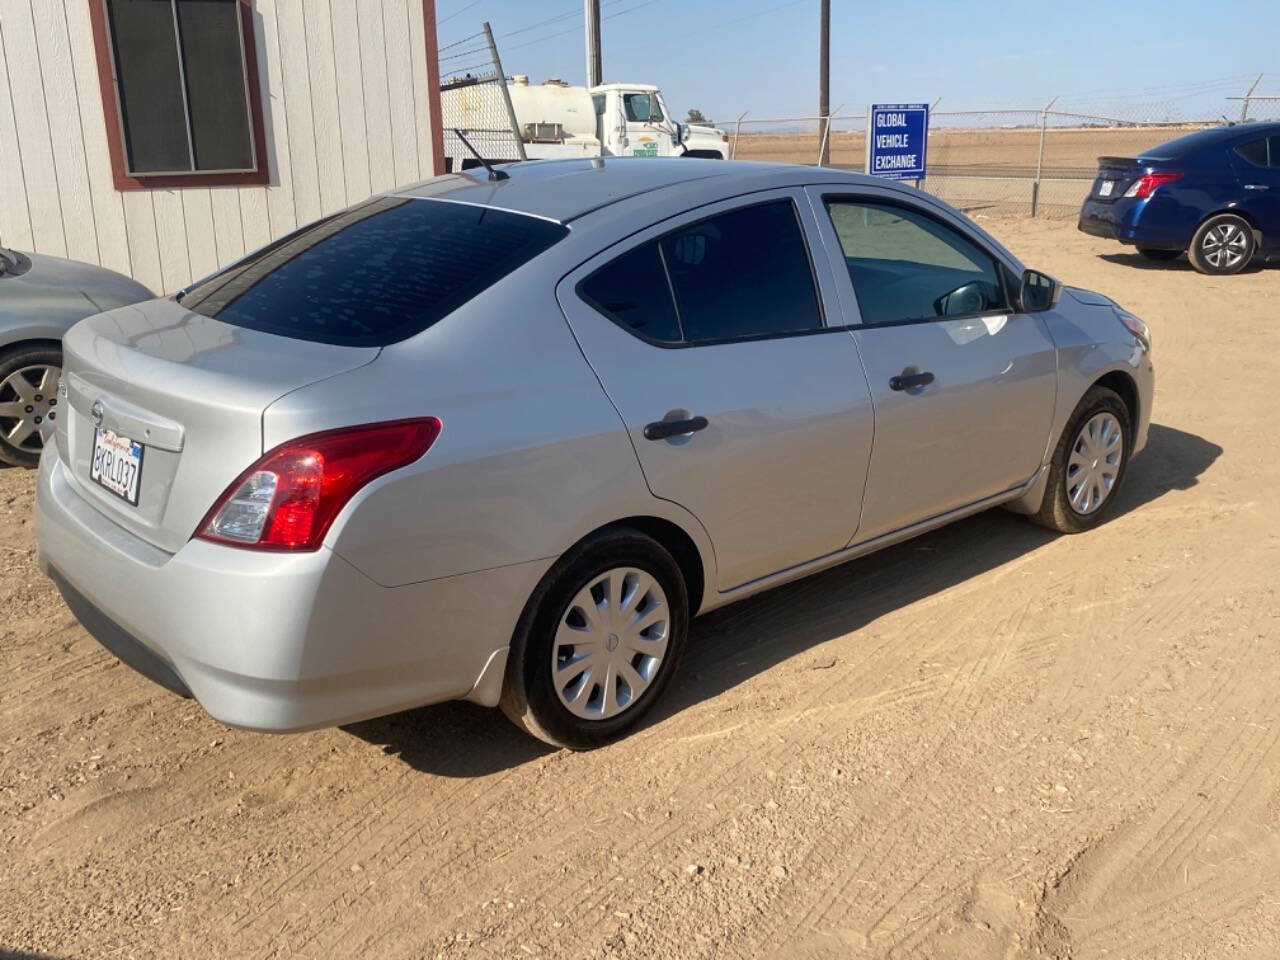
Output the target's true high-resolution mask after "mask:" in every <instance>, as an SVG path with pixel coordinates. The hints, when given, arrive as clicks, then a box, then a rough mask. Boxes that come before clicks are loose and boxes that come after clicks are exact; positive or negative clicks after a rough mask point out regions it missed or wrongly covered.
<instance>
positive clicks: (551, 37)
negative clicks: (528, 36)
mask: <svg viewBox="0 0 1280 960" xmlns="http://www.w3.org/2000/svg"><path fill="white" fill-rule="evenodd" d="M613 2H614V3H618V2H620V0H613ZM658 2H659V0H641V2H640V3H637V4H635V5H634V6H631V7H627V8H626V9H625V10H616V11H614V12H613V13H611V14H609V15H608V16H604V17H601V18H600V19H601V20H602V21H604V20H612V19H613V18H614V17H620V16H622V15H623V14H624V13H630V12H631V11H633V10H639V9H640V8H641V7H647V6H649V5H650V4H653V3H658ZM578 12H579V13H581V11H578ZM579 29H580V28H579V27H570V28H569V29H568V30H561V31H559V32H558V33H549V34H547V35H546V36H545V37H538V38H536V39H534V40H526V41H525V42H524V43H517V44H513V45H511V46H509V47H504V49H506V50H519V49H521V48H523V47H531V46H533V45H534V44H535V43H545V42H546V41H548V40H554V39H555V38H556V37H563V36H567V35H568V34H570V33H577V32H578V30H579ZM510 35H511V34H504V36H510Z"/></svg>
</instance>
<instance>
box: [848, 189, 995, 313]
mask: <svg viewBox="0 0 1280 960" xmlns="http://www.w3.org/2000/svg"><path fill="white" fill-rule="evenodd" d="M827 209H828V211H830V214H831V222H832V225H833V226H834V227H835V231H836V236H837V237H839V239H840V245H841V247H842V248H843V251H844V257H845V263H846V264H847V266H848V268H849V279H850V280H851V281H852V282H853V290H854V293H855V294H857V297H858V309H859V310H860V311H861V313H862V322H863V323H865V324H877V323H908V322H913V321H919V320H937V319H942V318H946V317H959V316H972V315H974V314H981V313H988V312H993V311H1004V310H1009V309H1010V307H1009V300H1008V297H1007V295H1006V293H1005V287H1004V281H1003V278H1002V277H1001V274H1000V270H999V268H998V267H997V265H996V262H995V260H994V259H992V257H991V255H990V254H988V253H987V252H986V251H984V250H983V249H982V248H981V247H979V246H978V245H977V244H976V243H974V242H973V241H972V240H969V239H968V238H967V237H965V236H963V235H962V234H960V233H959V232H958V231H956V230H954V229H952V228H951V227H948V226H945V225H943V224H942V223H939V222H938V221H937V220H934V219H933V218H932V217H930V216H928V215H926V214H924V213H922V212H920V211H918V210H915V209H912V208H909V207H906V206H897V205H894V204H884V203H876V202H873V201H858V200H838V199H834V198H832V199H830V200H828V201H827Z"/></svg>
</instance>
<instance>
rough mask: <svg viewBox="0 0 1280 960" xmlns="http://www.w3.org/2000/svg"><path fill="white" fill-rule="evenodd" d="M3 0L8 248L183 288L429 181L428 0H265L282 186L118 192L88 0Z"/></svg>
mask: <svg viewBox="0 0 1280 960" xmlns="http://www.w3.org/2000/svg"><path fill="white" fill-rule="evenodd" d="M96 2H100V0H0V243H3V244H4V245H6V246H11V247H15V248H17V249H20V250H35V251H37V252H39V253H48V254H53V255H55V256H60V257H72V258H74V259H77V260H85V261H87V262H89V263H97V264H101V265H102V266H105V267H109V268H111V269H112V270H118V271H120V272H121V273H126V274H129V275H131V276H133V277H135V278H136V279H137V280H139V281H140V282H142V283H144V284H146V285H147V286H148V287H150V288H151V289H152V290H154V291H156V292H157V293H171V292H173V291H174V290H177V289H179V288H180V287H182V286H185V285H186V284H188V283H190V282H191V281H192V280H195V279H199V278H200V277H203V276H205V275H206V274H208V273H211V272H212V271H214V270H216V269H217V268H218V267H220V266H222V265H225V264H227V263H230V262H231V261H233V260H235V259H237V258H238V257H240V256H243V255H244V254H245V253H246V252H247V251H249V250H253V249H256V248H257V247H260V246H262V245H263V244H265V243H268V242H270V241H271V240H273V239H275V238H277V237H280V236H282V235H283V234H285V233H288V232H289V231H290V230H293V229H294V228H295V227H297V226H299V225H300V224H305V223H309V222H310V221H312V220H315V219H317V218H318V217H320V216H322V215H324V214H328V213H332V212H334V211H335V210H340V209H342V208H343V207H346V206H348V205H350V204H352V203H356V202H358V201H360V200H363V199H364V198H365V197H367V196H369V195H370V193H372V192H374V191H382V190H389V189H392V188H394V187H396V186H400V185H403V184H406V183H412V182H414V181H416V180H422V179H425V178H426V177H430V176H432V175H433V174H434V173H435V172H437V171H435V170H434V169H433V164H434V160H433V157H434V148H435V145H436V144H435V140H436V134H435V133H433V131H432V126H433V123H432V121H433V118H432V116H431V113H430V110H431V98H430V97H429V96H428V91H427V90H426V88H425V87H423V86H422V85H423V84H424V83H426V82H427V77H428V75H429V73H431V72H432V71H429V70H428V63H427V51H426V47H425V42H426V39H427V38H428V36H429V35H430V34H432V33H434V30H428V29H427V26H426V24H425V22H424V16H434V13H433V4H431V3H429V2H428V3H426V4H423V3H422V2H421V0H254V2H253V34H254V42H255V45H256V47H257V51H256V52H257V59H258V69H259V73H260V76H259V78H258V82H259V83H260V84H261V89H262V101H263V114H264V117H263V120H264V126H265V129H266V136H267V159H268V164H269V166H270V168H271V183H270V185H269V186H266V187H212V188H211V187H199V188H193V189H183V190H173V189H168V190H147V191H117V190H116V189H115V188H114V186H113V185H112V179H111V163H110V158H109V155H108V152H107V138H106V126H105V122H106V121H105V119H104V116H103V110H102V100H101V95H100V93H99V88H98V78H97V61H96V56H95V53H94V47H93V35H92V32H91V28H90V21H89V6H88V4H89V3H96Z"/></svg>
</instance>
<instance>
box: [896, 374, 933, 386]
mask: <svg viewBox="0 0 1280 960" xmlns="http://www.w3.org/2000/svg"><path fill="white" fill-rule="evenodd" d="M931 383H933V374H932V373H928V372H925V373H900V374H898V375H897V376H896V377H890V378H889V389H890V390H913V389H915V388H916V387H927V386H928V385H929V384H931Z"/></svg>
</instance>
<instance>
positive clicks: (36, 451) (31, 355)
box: [0, 343, 62, 467]
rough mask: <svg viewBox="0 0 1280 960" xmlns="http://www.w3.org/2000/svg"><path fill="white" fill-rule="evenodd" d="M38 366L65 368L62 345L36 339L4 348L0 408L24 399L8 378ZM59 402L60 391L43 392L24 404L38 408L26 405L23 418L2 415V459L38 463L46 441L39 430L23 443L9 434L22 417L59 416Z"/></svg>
mask: <svg viewBox="0 0 1280 960" xmlns="http://www.w3.org/2000/svg"><path fill="white" fill-rule="evenodd" d="M37 366H48V367H57V368H58V369H59V370H61V369H62V350H61V348H59V347H58V346H56V345H54V344H45V343H33V344H18V345H17V346H14V347H10V348H9V349H7V350H3V351H0V409H3V408H4V407H5V405H7V404H13V403H21V402H22V399H23V398H21V397H20V396H19V395H18V394H17V393H16V392H15V390H14V388H13V387H12V385H6V381H9V379H10V377H12V376H13V375H14V374H16V373H18V371H20V370H23V369H25V368H27V367H37ZM32 399H33V400H34V399H35V398H34V397H33V398H32ZM57 403H58V398H57V394H56V392H55V393H54V395H53V396H50V397H46V396H44V395H43V394H41V395H39V400H38V401H36V402H35V403H27V404H24V407H26V406H31V407H34V408H35V409H33V410H31V411H26V410H25V409H24V411H23V412H22V415H21V418H15V417H8V416H0V463H7V464H9V465H10V466H15V467H34V466H35V465H36V464H37V463H39V462H40V451H41V450H42V449H43V443H42V442H41V440H40V436H39V434H35V435H32V436H28V437H26V438H25V439H23V440H22V441H21V442H19V443H13V442H10V440H9V437H10V436H11V435H13V432H14V429H15V428H16V427H17V426H18V424H19V423H20V419H24V418H26V417H34V416H39V417H41V419H42V420H43V418H44V417H46V416H53V417H56V416H57V415H58V406H57Z"/></svg>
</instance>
